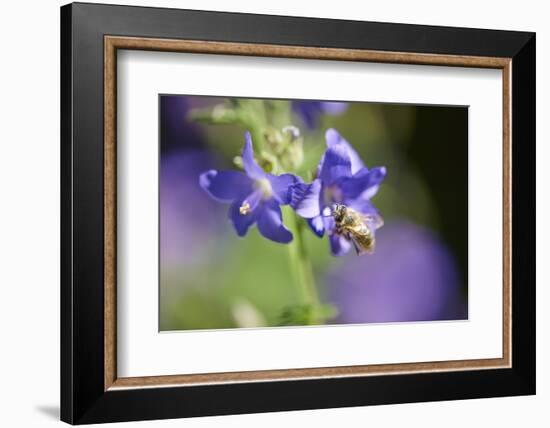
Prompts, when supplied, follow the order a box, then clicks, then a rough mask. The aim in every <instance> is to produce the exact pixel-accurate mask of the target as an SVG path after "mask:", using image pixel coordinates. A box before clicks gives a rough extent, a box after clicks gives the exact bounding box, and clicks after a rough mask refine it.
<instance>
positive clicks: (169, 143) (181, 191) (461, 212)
mask: <svg viewBox="0 0 550 428" xmlns="http://www.w3.org/2000/svg"><path fill="white" fill-rule="evenodd" d="M225 101H226V100H225V99H224V98H218V97H201V96H181V95H161V96H160V97H159V106H160V156H161V158H160V243H159V245H160V249H159V251H160V289H159V294H160V330H163V331H166V330H183V329H220V328H235V327H271V326H277V325H280V324H281V314H282V313H283V312H284V309H285V308H288V307H291V306H292V305H294V304H295V303H296V301H297V300H298V299H299V297H298V296H299V291H298V290H297V287H296V286H295V284H294V283H293V280H292V275H291V272H290V266H289V260H288V250H287V248H286V246H285V245H282V244H276V243H273V242H270V241H268V240H266V239H264V238H262V237H261V236H260V235H259V234H258V232H257V230H256V228H252V229H251V230H250V231H249V233H248V235H247V236H246V237H245V238H239V237H237V235H236V234H235V232H234V230H233V228H232V226H231V224H230V223H229V221H228V219H227V208H228V207H227V206H226V205H223V204H220V203H218V202H215V201H213V200H212V199H210V197H209V196H208V195H207V194H206V193H205V192H204V191H203V190H202V189H201V188H200V187H199V184H198V183H199V181H198V178H199V175H200V174H201V173H202V172H204V171H205V170H208V169H212V168H214V169H234V168H235V166H234V164H233V158H234V156H235V155H236V154H238V153H240V150H241V147H242V145H243V141H244V140H243V134H244V131H245V129H244V128H242V127H240V126H238V125H208V124H204V123H197V122H194V121H192V120H191V119H190V118H189V112H190V111H192V110H194V109H197V108H207V107H214V106H216V105H217V104H220V103H224V102H225ZM285 102H290V101H285ZM302 102H306V101H302ZM312 102H313V101H312ZM340 110H342V111H337V112H330V111H329V112H327V113H326V114H319V115H318V117H317V118H316V120H315V121H314V123H308V122H309V121H308V119H307V117H304V116H303V115H301V114H299V113H300V111H299V109H296V108H295V116H294V117H293V120H294V123H293V124H294V125H296V126H298V127H299V128H300V130H301V132H302V134H303V135H304V150H305V152H306V154H307V155H306V159H305V162H306V163H308V162H309V163H310V164H311V165H308V167H310V168H311V169H312V170H314V169H315V167H316V165H317V162H318V160H319V157H320V155H321V153H322V152H323V151H324V149H325V141H324V132H325V130H326V129H327V128H330V127H334V128H336V129H338V131H339V132H340V133H341V134H342V135H343V136H344V137H345V138H346V139H347V140H348V141H349V142H350V143H351V144H352V145H353V146H354V148H355V149H356V150H357V151H358V153H359V154H360V156H361V158H362V159H363V161H364V162H365V164H366V165H367V166H368V167H372V166H386V167H387V170H388V175H387V177H386V179H385V181H384V183H383V185H382V186H381V188H380V190H379V192H378V194H377V195H376V196H375V197H374V198H373V202H374V204H375V205H376V206H377V207H378V209H379V211H380V213H381V214H382V216H383V217H384V220H385V225H384V227H382V228H381V229H380V230H379V231H378V233H377V248H376V251H375V253H374V254H373V255H370V256H361V257H358V256H356V255H355V253H354V252H353V251H352V252H350V253H349V254H348V255H346V256H344V257H334V256H332V255H331V254H330V251H329V246H328V241H327V239H326V237H325V238H323V239H320V238H318V237H316V236H315V235H314V234H313V233H307V234H306V235H305V236H306V237H307V241H306V245H307V248H308V250H309V252H310V254H311V260H312V264H313V269H314V273H315V278H316V281H317V285H318V287H319V292H320V294H321V296H322V300H323V301H325V302H327V303H330V304H332V305H333V306H335V307H336V309H337V315H336V316H335V317H334V318H333V319H331V320H330V321H329V323H335V324H341V323H377V322H407V321H408V322H411V321H434V320H459V319H466V318H467V317H468V310H467V308H468V305H467V303H468V287H467V277H468V275H467V272H468V253H467V249H468V110H467V108H465V107H450V106H415V105H398V104H375V103H348V104H347V108H345V109H340Z"/></svg>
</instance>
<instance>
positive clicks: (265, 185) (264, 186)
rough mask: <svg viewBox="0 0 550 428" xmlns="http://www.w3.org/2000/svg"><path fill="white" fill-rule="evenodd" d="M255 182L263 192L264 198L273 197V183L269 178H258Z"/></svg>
mask: <svg viewBox="0 0 550 428" xmlns="http://www.w3.org/2000/svg"><path fill="white" fill-rule="evenodd" d="M255 184H256V188H257V189H258V190H259V191H260V193H261V194H262V199H264V200H265V199H271V197H272V196H273V188H272V187H271V183H270V182H269V180H268V179H267V178H262V179H260V180H256V183H255Z"/></svg>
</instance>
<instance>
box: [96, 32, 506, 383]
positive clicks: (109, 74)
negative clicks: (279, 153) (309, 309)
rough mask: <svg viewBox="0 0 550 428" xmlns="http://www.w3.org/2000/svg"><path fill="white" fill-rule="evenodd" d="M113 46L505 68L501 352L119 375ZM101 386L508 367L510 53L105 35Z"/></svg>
mask: <svg viewBox="0 0 550 428" xmlns="http://www.w3.org/2000/svg"><path fill="white" fill-rule="evenodd" d="M117 49H131V50H152V51H169V52H185V53H201V54H225V55H250V56H264V57H265V56H266V57H282V58H297V59H298V58H299V59H323V60H337V61H361V62H381V63H397V64H417V65H440V66H456V67H476V68H495V69H502V72H503V123H502V124H503V184H504V185H503V356H502V357H501V358H494V359H477V360H458V361H437V362H422V363H402V364H379V365H358V366H344V367H323V368H306V369H282V370H261V371H246V372H229V373H205V374H189V375H170V376H147V377H128V378H117V375H116V373H117V371H116V370H117V367H116V60H117V59H116V52H117ZM104 55H105V56H104V216H105V218H104V240H105V241H104V282H105V283H104V329H105V331H104V332H105V335H104V390H105V391H107V390H118V389H129V388H154V387H168V386H195V385H205V384H207V385H210V384H223V383H243V382H262V381H290V380H299V379H314V378H340V377H363V376H373V375H383V374H385V375H396V374H408V373H422V372H444V371H445V372H446V371H465V370H472V369H474V370H476V369H499V368H510V367H511V363H512V351H511V350H512V331H511V328H512V319H511V317H512V311H511V274H512V266H511V263H512V259H511V248H512V247H511V240H512V232H511V228H512V224H511V217H512V206H511V191H512V189H511V186H512V169H511V168H512V165H511V135H512V134H511V123H512V121H511V114H512V110H511V106H512V102H511V84H512V66H511V65H512V60H511V58H501V57H478V56H464V55H443V54H442V55H440V54H419V53H409V52H386V51H372V50H361V49H339V48H321V47H304V46H289V45H268V44H252V43H233V42H213V41H197V40H173V39H158V38H143V37H121V36H109V35H106V36H104Z"/></svg>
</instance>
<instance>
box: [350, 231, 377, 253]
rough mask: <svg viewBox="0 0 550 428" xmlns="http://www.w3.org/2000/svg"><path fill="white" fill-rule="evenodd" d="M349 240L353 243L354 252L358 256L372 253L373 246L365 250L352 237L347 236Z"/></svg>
mask: <svg viewBox="0 0 550 428" xmlns="http://www.w3.org/2000/svg"><path fill="white" fill-rule="evenodd" d="M349 239H350V241H351V242H352V243H353V246H354V248H355V252H356V253H357V255H358V256H362V255H363V254H372V253H374V246H372V247H371V248H365V247H363V246H362V245H361V244H360V243H359V242H358V241H357V240H356V238H354V237H353V236H349Z"/></svg>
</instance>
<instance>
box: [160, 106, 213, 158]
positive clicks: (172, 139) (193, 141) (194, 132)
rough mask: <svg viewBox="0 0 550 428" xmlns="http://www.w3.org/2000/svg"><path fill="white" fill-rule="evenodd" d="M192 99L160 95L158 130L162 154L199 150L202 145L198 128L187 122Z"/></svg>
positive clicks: (194, 124) (202, 140) (202, 141)
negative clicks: (160, 137)
mask: <svg viewBox="0 0 550 428" xmlns="http://www.w3.org/2000/svg"><path fill="white" fill-rule="evenodd" d="M192 99H193V97H188V96H181V95H162V96H161V97H160V116H159V117H160V119H159V120H160V130H161V136H162V144H161V149H162V152H164V153H165V152H167V151H170V150H181V149H191V148H196V149H200V148H202V147H203V145H204V139H203V138H202V132H201V129H200V127H199V126H198V125H197V124H196V123H193V122H190V121H189V120H187V114H188V113H189V110H190V109H191V107H192V106H191V105H190V104H191V102H192Z"/></svg>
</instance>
